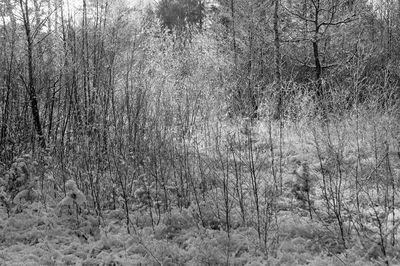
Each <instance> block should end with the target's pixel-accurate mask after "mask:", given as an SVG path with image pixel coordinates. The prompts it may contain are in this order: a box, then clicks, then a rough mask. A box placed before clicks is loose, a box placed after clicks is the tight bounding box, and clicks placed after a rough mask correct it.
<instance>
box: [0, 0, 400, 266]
mask: <svg viewBox="0 0 400 266" xmlns="http://www.w3.org/2000/svg"><path fill="white" fill-rule="evenodd" d="M80 2H81V4H80V5H79V7H77V8H73V7H71V6H70V5H69V4H68V1H63V0H3V1H1V2H0V15H1V28H0V44H1V45H0V47H2V49H0V65H1V68H0V89H1V90H0V152H1V154H0V181H1V182H0V200H1V202H2V204H3V206H5V208H6V209H7V213H8V214H9V215H11V214H12V212H13V210H14V207H15V206H17V205H18V204H17V203H16V199H17V200H18V202H19V201H20V200H21V198H26V200H27V201H30V202H32V201H38V202H41V203H43V204H47V203H49V202H53V203H54V202H66V201H70V202H72V203H76V205H77V207H80V208H81V207H82V206H83V204H82V202H85V203H87V206H86V207H85V208H86V210H87V211H89V212H92V213H95V214H96V215H97V216H98V217H103V212H104V211H108V210H110V209H122V210H123V211H124V216H123V219H124V221H125V224H126V228H127V230H128V232H129V233H132V230H133V231H135V228H137V227H141V226H145V225H150V227H152V229H153V232H154V230H155V229H154V227H155V226H156V225H158V224H159V223H160V221H161V220H162V217H164V215H171V213H175V212H176V211H177V210H179V211H181V213H182V211H183V212H184V211H187V210H190V214H191V215H192V216H191V217H192V219H193V221H194V224H195V225H196V226H201V227H204V228H212V229H221V230H223V231H224V232H226V234H227V237H228V240H227V244H226V245H227V247H226V250H225V251H226V254H224V255H226V261H225V257H224V261H222V262H221V263H226V264H227V265H228V264H229V260H230V257H234V256H235V254H234V251H231V250H230V245H231V244H230V243H231V242H230V241H231V238H232V239H235V237H237V235H236V234H237V232H238V231H236V230H239V229H238V228H243V227H247V228H252V229H254V230H255V231H254V232H255V234H254V236H255V238H256V239H257V240H258V242H257V250H258V251H260V252H261V253H260V254H264V255H265V256H267V257H268V255H271V256H272V258H277V257H279V252H284V250H285V247H283V246H282V245H281V243H286V242H285V241H286V240H283V238H285V237H289V235H290V234H291V233H290V232H292V231H290V232H289V233H287V230H289V229H288V228H283V229H282V228H280V224H281V220H282V219H283V218H282V217H286V216H287V212H289V211H292V212H295V213H296V214H299V216H302V217H307V219H311V220H313V222H312V223H314V222H316V223H320V224H322V225H324V226H332V230H333V231H334V232H336V233H337V234H332V235H329V239H328V240H327V241H328V242H329V243H334V244H332V245H326V246H324V245H323V244H321V243H325V242H324V239H318V241H319V242H318V243H319V244H320V245H322V246H323V247H324V249H326V250H324V251H321V250H320V249H318V252H327V253H329V254H335V256H336V254H344V253H345V250H348V248H349V247H350V246H351V244H354V243H355V242H357V241H358V242H357V243H358V244H359V246H357V247H358V248H359V250H364V251H365V250H369V251H371V254H369V253H368V255H365V257H361V259H362V260H364V259H366V260H369V259H371V258H372V259H376V260H378V261H382V262H385V263H387V264H388V263H389V261H390V260H391V259H393V258H395V257H396V254H397V253H396V252H398V250H397V249H396V248H395V247H396V245H397V241H398V240H397V227H398V226H399V223H398V222H397V221H398V218H397V213H396V214H395V210H396V207H398V206H400V205H398V204H400V202H399V201H398V199H397V198H398V196H397V192H396V191H397V190H398V187H399V182H398V168H397V167H398V163H399V162H398V160H399V158H400V157H399V158H397V157H396V156H398V154H400V153H398V151H399V143H400V142H399V140H398V132H399V129H400V128H399V125H398V121H397V118H398V117H399V116H398V109H397V108H398V104H399V96H400V95H399V89H398V82H399V81H400V72H399V68H398V66H399V61H400V46H399V45H398V44H399V43H400V42H399V40H400V29H399V27H398V25H400V24H399V23H400V21H399V18H400V3H399V2H398V1H386V0H382V1H366V0H353V1H349V0H330V1H325V0H288V1H283V0H247V1H244V0H219V1H212V2H209V1H202V0H190V1H187V0H186V1H183V0H160V1H158V2H157V3H155V4H153V5H151V4H149V5H147V6H142V7H140V8H139V7H137V6H136V7H132V6H131V5H130V4H129V1H123V0H118V1H107V0H82V1H80ZM70 4H71V3H70ZM71 5H72V4H71ZM28 153H29V154H30V155H29V156H28V155H24V154H28ZM289 179H290V180H289ZM72 180H73V182H72V183H71V181H72ZM71 184H72V185H71ZM71 187H72V189H71ZM71 191H72V192H71ZM77 191H78V192H79V193H77ZM71 193H72V194H71ZM74 193H75V194H74ZM78 194H79V195H80V198H79V199H81V198H82V200H79V204H78V203H77V199H76V197H77V195H78ZM83 194H84V195H85V197H86V198H85V199H83V198H84V196H83ZM17 195H19V196H17ZM74 197H75V198H74ZM62 199H64V200H62ZM289 199H290V200H292V201H293V200H294V201H295V202H296V203H293V202H291V203H288V202H289ZM72 203H71V204H72ZM293 204H294V205H293ZM62 205H63V204H62ZM78 205H79V206H78ZM293 206H294V207H293ZM82 208H83V207H82ZM368 208H369V209H368ZM371 208H372V209H371ZM15 209H18V210H20V205H18V208H17V207H15ZM294 209H295V210H296V211H294ZM366 209H368V211H366ZM132 217H136V221H134V218H132ZM138 217H146V218H143V219H142V220H140V219H139V218H138ZM367 225H368V226H369V227H368V226H367ZM293 226H294V225H293ZM296 228H297V227H296ZM371 228H372V229H371ZM309 229H310V228H309ZM282 230H283V231H282ZM285 230H286V231H285ZM293 230H295V229H293ZM296 230H297V229H296ZM310 230H311V229H310ZM321 230H322V229H321ZM329 230H331V229H329ZM368 230H371V231H373V233H371V232H370V231H368ZM299 231H301V229H299ZM282 232H285V233H284V234H283V233H282ZM296 232H297V231H296ZM286 233H287V234H286ZM297 233H298V232H297ZM314 233H315V235H313V234H314ZM319 233H321V232H319V231H318V233H317V232H316V231H315V232H314V231H313V232H312V233H310V234H312V235H313V236H312V237H316V235H317V234H319ZM325 233H326V232H325ZM293 234H295V233H293ZM321 234H322V233H321ZM306 235H307V234H305V235H301V237H302V238H303V239H308V236H306ZM336 235H338V236H339V237H336ZM312 237H310V239H312ZM321 238H323V237H322V236H321ZM331 238H332V239H333V240H332V239H331ZM355 239H357V241H356V240H355ZM371 239H373V241H370V240H371ZM368 241H370V242H371V243H372V244H368ZM307 243H308V242H307ZM375 243H377V244H376V245H375ZM325 244H326V243H325ZM376 247H378V251H377V252H376V254H378V255H376V254H375V253H373V254H372V251H373V252H375V249H374V248H376ZM224 248H225V246H224ZM373 249H374V250H373ZM225 251H224V252H225ZM364 251H363V252H364ZM235 252H238V251H237V250H236V251H235ZM243 252H244V251H243ZM287 252H290V248H288V250H287ZM361 253H362V252H360V253H357V254H361ZM238 256H239V257H240V255H238ZM346 258H347V259H349V258H348V257H347V256H346ZM232 259H233V258H232ZM342 259H343V258H342ZM155 260H156V261H157V258H155ZM350 260H351V259H349V263H352V262H351V261H350ZM353 262H354V261H353ZM218 263H219V262H218ZM218 263H217V264H218ZM211 264H213V263H211ZM199 265H201V263H200V264H199Z"/></svg>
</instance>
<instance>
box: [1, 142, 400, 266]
mask: <svg viewBox="0 0 400 266" xmlns="http://www.w3.org/2000/svg"><path fill="white" fill-rule="evenodd" d="M285 147H286V148H285V150H284V156H285V160H284V161H285V164H284V173H283V180H284V187H283V188H284V191H283V196H281V197H280V199H279V202H278V206H279V211H278V212H277V215H276V216H275V217H276V223H274V225H271V230H270V231H269V232H270V234H271V235H270V236H268V237H267V238H269V239H273V240H274V241H271V243H270V244H269V248H271V249H273V248H274V250H276V251H275V254H269V256H266V255H265V253H263V252H262V249H261V248H260V246H262V244H261V243H259V241H258V235H257V231H256V230H255V228H254V226H253V227H251V226H248V227H243V226H242V227H237V228H233V229H232V230H231V232H230V236H229V237H228V235H227V233H226V232H225V231H224V230H222V229H221V230H213V229H211V228H203V227H202V226H200V224H199V223H198V221H197V222H196V220H195V219H194V218H193V210H192V209H191V208H192V207H189V208H187V209H181V210H180V209H178V208H175V209H173V210H172V212H171V214H164V215H161V216H160V217H156V219H155V220H156V224H155V225H154V226H150V224H151V223H150V222H149V218H148V215H146V214H145V213H140V212H136V213H132V214H131V217H130V218H131V221H132V222H133V223H134V226H133V227H131V232H130V234H128V233H127V229H126V226H125V221H126V218H125V215H124V212H123V211H121V210H109V211H104V213H103V219H97V218H95V216H93V215H90V214H80V215H78V216H76V215H75V214H69V213H68V211H67V212H65V211H63V212H60V211H59V210H56V207H55V206H56V205H55V204H48V206H44V205H42V204H40V203H33V204H29V205H26V206H24V207H22V208H21V209H22V211H21V212H20V213H16V214H12V215H11V217H10V218H7V213H6V211H5V209H3V208H0V265H7V266H8V265H10V266H11V265H87V266H88V265H360V266H361V265H400V248H399V244H398V242H396V244H395V245H390V244H388V243H387V244H386V256H384V255H383V254H382V251H381V249H380V246H379V233H380V232H379V230H378V229H379V227H378V226H377V223H376V221H375V220H374V216H375V214H376V213H375V211H376V210H377V209H379V208H380V206H375V207H374V208H370V209H368V208H364V209H363V212H364V213H365V215H367V216H368V215H369V216H370V217H371V219H369V220H368V219H367V220H365V221H367V222H365V223H364V227H365V230H364V234H361V235H362V236H363V237H360V235H358V236H357V234H356V232H355V231H354V230H355V228H356V226H354V220H353V219H352V218H351V217H347V218H345V219H344V222H345V226H344V228H345V229H346V230H348V236H349V237H348V239H347V243H346V247H344V246H343V244H342V243H341V240H340V237H339V234H338V226H337V223H336V220H335V218H334V217H332V215H329V214H328V213H327V212H326V211H325V209H326V208H325V206H324V202H323V199H322V196H321V189H320V187H321V180H318V179H317V180H314V185H313V190H312V193H311V196H312V201H313V203H314V210H313V212H312V215H313V217H312V219H311V217H310V214H309V211H308V209H307V208H306V207H305V206H302V204H301V203H299V202H298V201H296V200H295V198H294V196H293V193H292V185H293V182H295V181H294V176H295V174H294V173H295V171H294V170H295V169H296V167H297V166H298V165H297V164H296V162H298V161H307V162H308V164H309V165H310V171H311V172H315V173H316V174H315V175H316V176H318V167H319V161H318V157H317V156H316V155H315V153H313V152H312V151H311V149H312V148H313V147H312V145H311V144H310V143H307V142H304V141H302V140H300V139H294V138H290V141H289V142H287V143H286V144H285ZM349 154H351V153H349ZM371 156H372V155H371ZM393 156H395V154H394V153H393ZM370 159H371V158H369V157H366V158H364V160H365V161H368V160H370ZM343 161H344V162H347V163H348V165H352V164H354V161H352V159H351V156H350V155H349V156H348V160H347V161H346V160H343ZM393 161H395V159H393ZM397 161H398V159H397ZM393 172H394V173H395V174H396V175H397V174H398V173H400V163H395V162H394V163H393ZM397 176H398V175H397ZM343 188H345V191H346V193H344V194H343V195H344V196H343V201H346V200H350V199H351V198H352V196H354V193H355V190H354V188H352V187H351V182H344V183H343ZM372 191H373V190H371V193H369V195H370V197H374V195H373V193H372ZM394 205H395V206H400V202H397V200H396V202H395V204H394ZM365 206H367V204H366V205H365ZM346 213H351V212H346ZM392 213H393V214H395V215H396V217H395V218H393V217H392V218H390V217H389V216H388V217H386V219H383V220H382V221H385V222H386V225H385V227H384V228H385V230H386V231H387V232H388V234H387V235H386V236H385V237H387V239H388V242H389V240H390V238H389V237H388V235H389V234H390V235H391V236H394V237H395V238H397V239H398V238H399V237H400V236H399V234H398V233H397V232H398V230H397V226H398V220H399V219H398V217H400V211H399V210H398V209H397V208H396V209H395V211H394V212H392ZM393 219H394V220H395V222H396V223H393ZM368 221H369V222H368ZM390 224H395V227H396V228H395V230H391V229H390ZM393 231H396V232H395V234H393V233H392V232H393ZM365 232H367V233H365ZM397 241H398V240H397ZM274 245H275V246H274Z"/></svg>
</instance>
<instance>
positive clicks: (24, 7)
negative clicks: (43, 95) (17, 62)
mask: <svg viewBox="0 0 400 266" xmlns="http://www.w3.org/2000/svg"><path fill="white" fill-rule="evenodd" d="M19 4H20V6H21V12H22V18H23V21H24V28H25V34H26V42H27V53H28V54H27V56H28V83H27V84H25V86H26V88H27V91H28V96H29V103H30V106H31V111H32V117H33V123H34V125H35V129H36V133H37V135H38V139H39V144H40V146H41V147H42V148H46V139H45V138H44V136H43V131H42V125H41V123H40V114H39V107H38V100H37V95H36V89H35V78H34V63H33V39H32V35H31V27H30V21H29V9H28V1H27V0H26V1H23V0H20V1H19Z"/></svg>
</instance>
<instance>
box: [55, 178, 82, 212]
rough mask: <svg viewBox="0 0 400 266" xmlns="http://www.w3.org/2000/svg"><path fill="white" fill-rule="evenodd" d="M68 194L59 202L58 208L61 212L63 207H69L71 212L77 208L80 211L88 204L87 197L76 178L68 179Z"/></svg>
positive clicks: (66, 184)
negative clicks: (78, 185)
mask: <svg viewBox="0 0 400 266" xmlns="http://www.w3.org/2000/svg"><path fill="white" fill-rule="evenodd" d="M65 189H66V191H67V195H66V196H65V197H64V198H63V199H62V200H61V201H60V203H58V206H57V209H58V211H59V212H61V211H62V210H63V209H68V210H69V211H70V212H71V211H72V212H73V211H74V210H76V211H77V212H79V211H80V210H81V209H83V208H84V206H85V204H86V197H85V195H84V194H83V193H82V191H80V190H79V189H78V187H77V185H76V183H75V181H74V180H68V181H67V182H66V183H65Z"/></svg>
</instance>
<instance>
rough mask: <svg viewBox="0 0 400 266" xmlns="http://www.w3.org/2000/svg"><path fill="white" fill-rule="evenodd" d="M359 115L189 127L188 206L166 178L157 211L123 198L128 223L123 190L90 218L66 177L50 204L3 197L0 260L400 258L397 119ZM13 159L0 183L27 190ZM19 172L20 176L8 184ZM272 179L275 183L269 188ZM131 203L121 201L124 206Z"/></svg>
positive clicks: (360, 261) (315, 261)
mask: <svg viewBox="0 0 400 266" xmlns="http://www.w3.org/2000/svg"><path fill="white" fill-rule="evenodd" d="M368 115H369V114H368V113H364V116H361V115H360V116H358V118H357V119H359V120H360V121H359V124H357V123H356V122H357V121H356V120H355V118H354V117H349V118H348V119H342V120H335V121H334V122H332V123H330V124H329V125H327V124H321V123H316V122H313V121H310V120H308V121H303V122H302V123H299V122H296V123H292V122H290V121H285V123H284V127H283V128H282V132H279V130H280V129H279V124H278V123H275V122H274V123H271V124H269V123H267V122H265V121H264V122H263V121H259V122H257V123H253V124H250V125H249V124H247V125H246V123H243V124H239V126H238V124H235V123H224V124H220V125H217V126H216V129H215V130H214V131H213V132H211V133H209V132H208V133H209V134H211V135H212V134H216V136H213V137H211V138H210V136H209V135H208V136H207V135H206V134H202V132H200V131H199V132H198V134H194V137H193V139H187V142H186V143H179V145H186V147H187V150H185V152H186V151H187V154H189V156H188V160H193V165H191V166H190V167H192V168H190V169H192V170H193V172H192V173H190V174H191V176H190V177H191V178H193V179H194V181H193V182H194V183H193V184H195V182H197V181H199V180H200V177H201V178H204V177H206V178H208V179H210V180H207V182H208V185H209V186H208V187H207V189H204V190H203V188H198V187H196V188H195V189H197V190H196V192H197V193H198V194H197V197H198V202H196V201H195V200H194V198H193V196H192V199H191V202H190V204H188V205H189V206H182V205H180V206H179V204H178V203H177V202H178V201H177V200H175V198H174V196H175V194H174V193H177V192H176V190H177V189H176V188H174V187H173V188H174V190H172V189H171V190H170V191H168V193H170V194H168V195H167V196H169V197H170V199H169V204H170V206H169V210H168V211H164V212H157V206H156V205H155V204H153V205H152V204H149V203H148V202H147V204H145V205H143V204H142V205H141V207H140V208H133V207H132V209H130V212H129V215H130V217H129V220H130V222H131V224H130V234H129V233H127V228H126V220H127V219H126V213H125V211H124V208H123V205H121V202H122V201H119V205H117V206H116V207H117V208H116V210H110V207H109V206H108V207H104V209H103V210H102V216H101V217H97V216H95V215H94V214H93V213H94V211H93V207H91V206H93V205H90V204H93V202H89V201H90V200H93V199H91V198H90V197H91V195H83V194H82V192H81V191H80V190H79V189H78V187H77V186H76V184H75V183H73V182H72V183H71V181H68V182H67V183H66V192H67V193H66V196H65V197H59V199H53V201H57V202H58V204H56V203H57V202H53V203H54V204H47V205H46V206H45V205H43V204H42V203H40V202H42V201H43V199H48V198H49V197H39V198H40V200H37V199H33V200H31V199H30V198H29V200H27V201H25V197H21V200H20V201H18V202H17V203H14V202H12V201H11V200H10V199H5V200H8V201H5V202H10V206H11V205H12V206H14V207H15V209H13V211H12V212H11V213H10V215H9V216H10V217H8V215H7V209H6V208H4V207H2V208H0V265H379V264H386V262H387V263H388V264H389V265H396V264H399V263H400V261H399V258H400V248H399V244H398V239H399V237H400V235H399V234H398V225H399V218H400V213H399V208H400V200H399V197H398V195H397V191H398V188H399V181H398V180H399V179H398V176H399V173H400V158H399V157H398V151H399V146H398V141H397V138H398V137H397V135H396V134H394V132H397V131H396V130H397V129H396V126H394V125H393V123H394V120H390V119H389V118H387V117H386V118H382V119H378V118H376V117H372V118H371V117H368ZM280 136H281V137H280ZM216 137H218V138H216ZM215 141H219V145H220V146H219V148H220V150H219V151H218V150H216V145H215V144H216V143H215ZM176 145H178V143H177V144H176ZM186 147H179V149H186ZM249 152H252V155H254V157H253V158H250V157H249ZM193 154H194V155H195V156H194V155H193ZM251 160H252V161H251ZM20 163H22V162H20ZM251 164H254V166H255V169H256V171H254V173H252V172H251V167H249V165H251ZM226 165H230V168H226ZM28 166H29V165H28ZM32 167H33V166H32ZM224 167H225V168H224ZM235 167H237V168H238V169H239V170H237V169H236V170H237V171H235ZM14 168H15V170H13V172H12V175H9V176H8V179H7V180H8V183H7V184H9V185H8V187H7V186H5V187H6V188H7V189H8V190H7V191H11V192H12V193H14V194H15V195H18V191H28V190H32V191H37V189H35V187H34V186H33V185H30V184H31V182H28V180H31V177H32V176H31V175H29V174H27V173H24V171H19V169H20V168H21V169H22V170H23V168H24V167H22V166H21V167H20V166H18V165H15V167H14ZM199 168H202V169H201V170H202V171H204V176H203V174H202V173H198V172H196V171H199V172H200V170H198V169H199ZM224 169H225V170H226V169H228V174H226V171H225V172H224ZM272 170H274V171H272ZM32 171H33V170H32ZM25 172H26V171H25ZM200 174H201V175H200ZM274 174H275V175H276V176H275V178H274V176H273V175H274ZM21 176H22V177H24V179H23V180H27V182H26V184H28V185H26V186H25V185H23V184H22V185H21V184H20V183H18V182H19V181H18V180H21V179H20V177H21ZM254 177H256V178H255V179H254ZM171 178H172V177H171ZM238 178H239V179H240V180H239V179H238ZM280 178H282V183H280ZM304 178H305V179H307V182H308V183H307V186H309V188H307V189H305V187H304V182H303V181H302V179H304ZM254 180H256V181H257V182H258V184H257V185H258V190H257V192H258V193H259V194H258V197H259V198H258V200H259V204H260V206H259V209H260V210H261V213H260V218H259V220H258V218H257V215H256V211H257V208H256V205H255V200H254V199H255V196H254V191H255V190H254V183H252V182H254ZM49 182H53V180H50V181H49ZM224 182H225V183H224ZM238 182H240V186H241V190H242V191H241V193H242V196H243V198H242V199H241V200H242V203H243V204H244V209H241V207H240V204H239V202H240V198H239V197H238V192H237V186H238V184H239V183H238ZM274 182H278V185H282V193H280V194H275V193H276V192H274V189H275V185H276V184H275V183H274ZM302 182H303V183H302ZM17 183H18V186H17V188H18V189H17V190H12V189H11V188H14V187H16V186H14V187H13V186H11V185H13V184H17ZM10 184H11V185H10ZM51 184H52V183H51ZM135 184H136V183H135ZM193 184H191V185H193ZM224 184H226V186H224ZM146 186H147V185H146ZM146 186H143V187H141V189H142V190H140V191H139V188H138V189H137V191H135V193H133V194H134V197H136V199H137V200H138V199H141V198H142V196H143V197H144V196H147V192H148V187H150V188H151V186H150V185H149V186H148V187H146ZM169 186H171V187H172V186H173V183H172V182H171V183H169ZM49 187H51V186H49ZM144 188H146V189H145V190H143V189H144ZM192 190H193V188H189V192H190V193H192ZM7 191H6V190H4V191H3V192H2V193H3V194H4V195H6V194H5V193H6V192H7ZM139 192H140V193H139ZM307 192H308V194H309V195H306V194H307ZM7 193H10V192H7ZM61 194H62V193H61ZM142 194H143V195H142ZM138 195H141V196H140V197H139V196H138ZM157 195H158V194H157ZM39 196H41V194H40V193H39ZM48 196H49V195H48ZM151 196H152V195H151ZM307 196H308V197H307ZM85 197H86V198H85ZM158 200H159V201H160V199H158ZM87 201H88V202H89V203H90V204H89V205H86V203H88V202H87ZM144 202H145V201H144ZM160 202H161V203H162V201H160ZM139 203H140V202H135V201H134V200H132V206H134V207H135V206H136V205H139ZM161 203H160V204H161ZM226 204H228V205H226ZM226 206H228V211H229V217H228V218H229V219H226V218H227V217H226V212H225V211H226V209H224V208H226ZM16 207H18V208H16ZM149 208H151V209H150V212H149ZM89 210H91V214H89ZM271 210H272V211H271ZM77 211H79V213H77ZM200 211H201V217H200ZM269 212H271V214H269ZM243 216H245V217H243ZM227 222H228V223H229V234H228V230H227V228H228V225H227ZM257 223H258V224H257ZM260 225H261V228H260ZM382 243H383V245H384V249H382Z"/></svg>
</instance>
